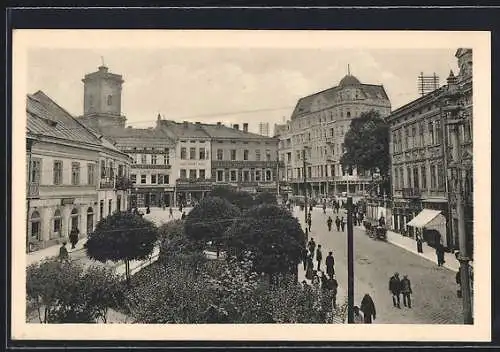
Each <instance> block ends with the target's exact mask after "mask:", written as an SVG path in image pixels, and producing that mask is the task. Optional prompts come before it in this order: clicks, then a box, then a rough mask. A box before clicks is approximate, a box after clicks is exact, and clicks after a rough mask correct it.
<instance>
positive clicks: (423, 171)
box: [420, 165, 427, 189]
mask: <svg viewBox="0 0 500 352" xmlns="http://www.w3.org/2000/svg"><path fill="white" fill-rule="evenodd" d="M420 172H421V174H422V189H426V188H427V170H426V167H425V165H424V166H422V167H421V168H420Z"/></svg>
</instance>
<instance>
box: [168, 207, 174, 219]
mask: <svg viewBox="0 0 500 352" xmlns="http://www.w3.org/2000/svg"><path fill="white" fill-rule="evenodd" d="M168 213H169V215H168V217H169V218H173V217H174V211H173V210H172V207H170V208H169V209H168Z"/></svg>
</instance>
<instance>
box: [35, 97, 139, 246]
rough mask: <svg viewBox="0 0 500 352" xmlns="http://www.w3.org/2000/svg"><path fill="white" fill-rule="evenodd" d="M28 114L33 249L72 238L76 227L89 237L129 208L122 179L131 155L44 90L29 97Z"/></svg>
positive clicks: (127, 168) (126, 173) (125, 174)
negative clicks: (102, 220) (107, 218)
mask: <svg viewBox="0 0 500 352" xmlns="http://www.w3.org/2000/svg"><path fill="white" fill-rule="evenodd" d="M26 114H27V132H26V140H27V160H28V178H27V183H28V184H27V209H28V211H27V222H28V226H27V248H28V250H30V251H33V250H37V249H40V248H45V247H48V246H50V245H54V244H55V243H57V242H58V241H60V240H64V239H67V237H68V235H69V232H70V231H71V229H73V228H77V229H78V230H79V232H80V236H81V237H83V236H86V235H87V233H89V232H91V231H92V230H93V229H94V226H95V224H96V222H97V221H98V220H99V219H100V218H102V217H105V216H107V215H108V214H110V213H112V212H114V211H116V210H125V209H127V207H128V192H127V190H126V187H123V186H124V184H123V183H122V179H121V178H119V177H118V176H123V177H126V176H127V175H128V173H129V169H130V159H129V157H128V156H127V155H126V154H124V153H121V152H120V151H119V150H118V149H116V148H115V147H114V146H113V145H112V144H111V143H110V142H108V141H107V140H106V139H104V138H100V137H98V136H97V135H96V134H95V132H94V131H92V130H90V129H88V128H86V127H85V126H84V125H83V124H81V123H80V122H78V121H77V120H76V119H75V118H73V117H72V116H71V115H70V114H69V113H68V112H67V111H66V110H64V109H63V108H61V107H60V106H59V105H57V104H56V103H55V102H54V101H53V100H51V99H50V98H49V97H48V96H47V95H45V94H44V93H43V92H41V91H39V92H36V93H35V94H32V95H28V96H27V101H26ZM115 176H116V177H115Z"/></svg>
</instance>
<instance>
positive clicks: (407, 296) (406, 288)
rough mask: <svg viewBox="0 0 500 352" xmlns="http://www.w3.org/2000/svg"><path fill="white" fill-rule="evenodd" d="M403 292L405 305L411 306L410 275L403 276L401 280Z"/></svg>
mask: <svg viewBox="0 0 500 352" xmlns="http://www.w3.org/2000/svg"><path fill="white" fill-rule="evenodd" d="M401 293H402V294H403V304H404V306H405V307H408V308H411V294H412V293H413V292H412V290H411V282H410V279H408V275H405V276H403V280H401Z"/></svg>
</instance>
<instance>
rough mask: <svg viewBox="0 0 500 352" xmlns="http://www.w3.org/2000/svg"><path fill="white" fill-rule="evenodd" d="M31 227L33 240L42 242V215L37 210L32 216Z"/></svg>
mask: <svg viewBox="0 0 500 352" xmlns="http://www.w3.org/2000/svg"><path fill="white" fill-rule="evenodd" d="M30 225H31V231H30V237H31V239H33V240H36V241H41V240H42V236H41V235H42V228H41V219H40V213H39V212H38V211H36V210H35V211H34V212H33V213H32V214H31V218H30Z"/></svg>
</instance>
